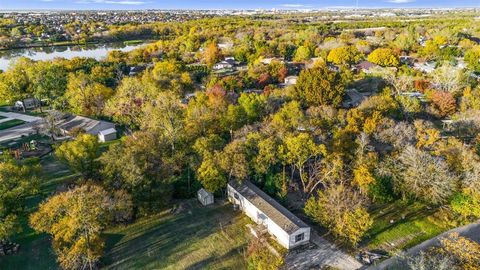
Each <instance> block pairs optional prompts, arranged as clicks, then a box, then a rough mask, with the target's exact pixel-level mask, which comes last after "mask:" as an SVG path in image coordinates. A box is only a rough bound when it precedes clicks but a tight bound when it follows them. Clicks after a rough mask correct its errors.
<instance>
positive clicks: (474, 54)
mask: <svg viewBox="0 0 480 270" xmlns="http://www.w3.org/2000/svg"><path fill="white" fill-rule="evenodd" d="M464 59H465V62H466V63H467V64H468V67H469V68H471V69H472V70H474V71H480V46H478V45H477V46H474V47H473V48H471V49H468V50H467V51H466V52H465V56H464Z"/></svg>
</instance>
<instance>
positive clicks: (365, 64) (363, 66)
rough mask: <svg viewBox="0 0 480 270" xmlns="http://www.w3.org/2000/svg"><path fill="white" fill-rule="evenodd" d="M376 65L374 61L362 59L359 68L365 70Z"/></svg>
mask: <svg viewBox="0 0 480 270" xmlns="http://www.w3.org/2000/svg"><path fill="white" fill-rule="evenodd" d="M375 66H376V65H375V64H374V63H372V62H369V61H362V62H360V63H358V65H357V68H358V69H364V70H369V69H370V68H372V67H375Z"/></svg>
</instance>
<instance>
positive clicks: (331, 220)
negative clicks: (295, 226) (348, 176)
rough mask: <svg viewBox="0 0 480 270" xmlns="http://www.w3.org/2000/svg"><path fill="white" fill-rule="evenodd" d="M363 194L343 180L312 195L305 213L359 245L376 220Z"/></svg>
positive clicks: (337, 234)
mask: <svg viewBox="0 0 480 270" xmlns="http://www.w3.org/2000/svg"><path fill="white" fill-rule="evenodd" d="M364 205H365V200H364V199H363V198H362V196H361V195H360V194H359V193H358V192H355V191H354V190H353V189H351V188H350V187H348V186H346V185H345V184H343V183H340V184H337V185H330V186H328V187H327V188H326V189H325V190H323V191H318V194H317V197H314V196H312V197H310V199H308V201H307V203H306V205H305V213H306V214H307V215H308V216H310V217H311V218H312V219H314V220H315V221H317V222H318V223H320V224H321V225H323V226H325V227H327V228H328V229H329V230H330V231H331V232H332V233H333V234H334V235H335V236H336V237H338V238H340V239H341V240H342V241H345V242H347V243H349V244H351V245H353V246H354V245H356V244H357V243H358V242H359V241H360V240H361V238H362V236H363V235H364V234H365V233H366V231H367V230H368V229H369V228H370V226H371V225H372V223H373V221H372V218H371V217H370V215H369V214H368V212H367V210H366V208H365V206H364Z"/></svg>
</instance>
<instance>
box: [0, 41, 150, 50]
mask: <svg viewBox="0 0 480 270" xmlns="http://www.w3.org/2000/svg"><path fill="white" fill-rule="evenodd" d="M153 41H155V39H134V40H123V41H108V42H101V41H89V42H74V41H65V42H54V43H43V44H35V43H34V44H28V45H25V46H14V47H9V48H0V52H6V51H10V50H21V49H32V48H49V47H51V48H53V47H67V46H88V45H103V44H114V43H123V44H124V45H125V46H132V45H140V44H142V43H145V44H146V43H151V42H153Z"/></svg>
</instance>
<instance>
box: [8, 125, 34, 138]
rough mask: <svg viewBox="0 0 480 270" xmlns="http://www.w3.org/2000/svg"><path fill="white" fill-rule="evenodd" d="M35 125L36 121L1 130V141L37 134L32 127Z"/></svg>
mask: <svg viewBox="0 0 480 270" xmlns="http://www.w3.org/2000/svg"><path fill="white" fill-rule="evenodd" d="M33 125H34V123H25V124H23V125H19V126H15V127H12V128H9V129H4V130H0V142H4V141H9V140H13V139H16V138H20V137H22V136H23V135H30V134H35V131H34V130H33V128H32V127H33Z"/></svg>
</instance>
